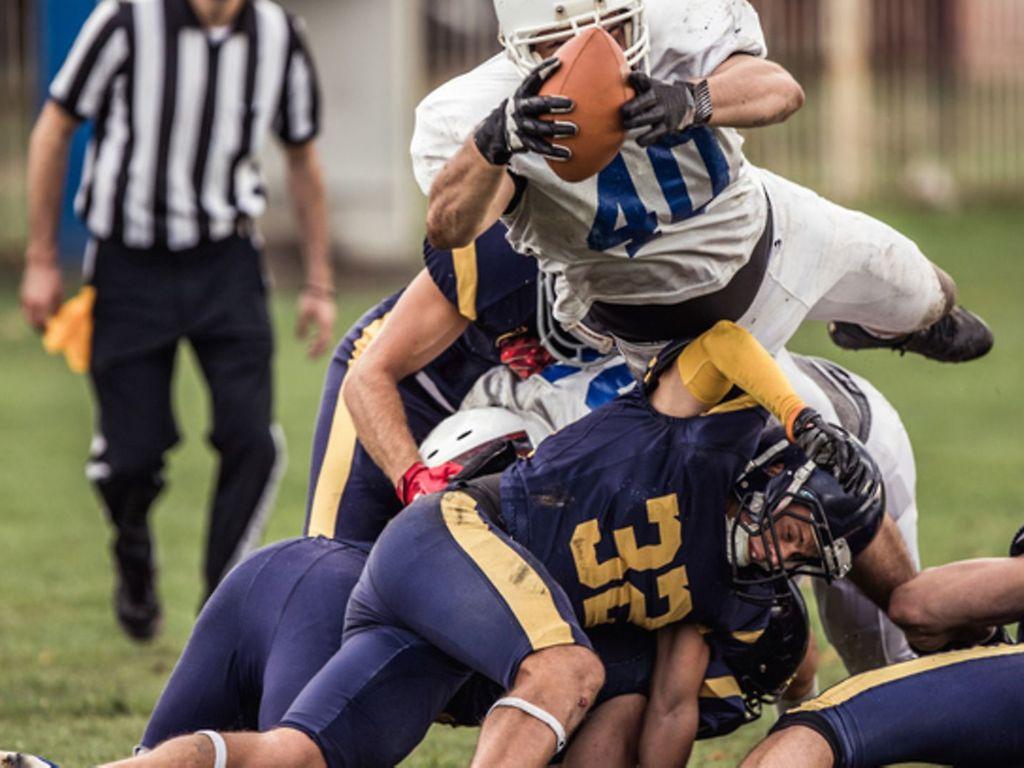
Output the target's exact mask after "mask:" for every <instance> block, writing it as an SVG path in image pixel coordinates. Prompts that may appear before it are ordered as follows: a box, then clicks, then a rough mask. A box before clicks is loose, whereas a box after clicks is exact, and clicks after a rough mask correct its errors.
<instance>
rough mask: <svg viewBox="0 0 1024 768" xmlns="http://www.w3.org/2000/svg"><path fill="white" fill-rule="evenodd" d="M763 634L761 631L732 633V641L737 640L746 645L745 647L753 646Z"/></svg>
mask: <svg viewBox="0 0 1024 768" xmlns="http://www.w3.org/2000/svg"><path fill="white" fill-rule="evenodd" d="M763 634H764V630H763V629H755V630H752V631H750V632H733V633H732V636H733V639H734V640H738V641H739V642H741V643H746V644H747V645H753V644H754V643H756V642H757V641H758V640H760V639H761V635H763Z"/></svg>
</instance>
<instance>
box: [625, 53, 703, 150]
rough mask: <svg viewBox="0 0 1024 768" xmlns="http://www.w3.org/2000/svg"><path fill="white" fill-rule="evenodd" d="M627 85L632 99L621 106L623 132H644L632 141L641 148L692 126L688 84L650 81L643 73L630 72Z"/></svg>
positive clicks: (691, 89) (692, 102)
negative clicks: (624, 130) (632, 92)
mask: <svg viewBox="0 0 1024 768" xmlns="http://www.w3.org/2000/svg"><path fill="white" fill-rule="evenodd" d="M629 84H630V85H631V86H633V90H635V91H636V96H634V97H633V98H632V99H630V100H629V101H627V102H626V103H625V104H623V105H622V125H623V126H624V127H625V128H626V130H633V129H634V128H647V129H648V130H647V131H645V132H644V133H642V134H640V135H639V136H638V137H637V139H636V142H637V144H639V145H640V146H641V147H649V146H651V145H652V144H657V143H658V142H659V141H660V140H661V139H663V138H664V137H665V136H668V135H669V134H670V133H679V132H680V131H685V130H686V129H687V128H689V127H690V126H691V125H693V118H694V115H695V114H696V111H697V107H696V103H695V100H694V95H693V86H692V85H690V83H676V84H672V83H665V82H662V81H661V80H652V79H651V77H650V76H649V75H648V74H647V73H645V72H632V73H630V75H629Z"/></svg>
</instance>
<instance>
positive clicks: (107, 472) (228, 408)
mask: <svg viewBox="0 0 1024 768" xmlns="http://www.w3.org/2000/svg"><path fill="white" fill-rule="evenodd" d="M92 284H93V285H94V286H95V288H96V306H95V310H94V318H93V319H94V331H93V349H92V361H91V366H90V374H91V378H92V384H93V390H94V394H95V399H96V403H97V424H96V427H97V434H96V438H95V439H94V441H93V448H92V455H91V457H90V461H89V463H88V465H87V475H88V476H89V478H90V479H91V480H93V482H94V483H95V484H96V486H97V489H98V490H99V492H100V495H101V497H102V498H103V500H104V503H105V505H106V508H107V512H108V514H109V516H110V518H111V521H112V522H113V523H114V525H115V526H117V527H118V528H119V529H123V528H125V527H128V528H130V527H132V526H139V525H143V526H144V525H145V518H146V515H147V514H148V510H149V507H150V504H151V503H152V501H153V500H154V499H155V498H156V496H157V494H158V493H159V491H160V488H161V487H162V484H163V481H162V470H163V464H164V459H163V457H164V453H165V452H166V451H167V450H168V449H169V448H171V447H172V446H173V445H174V444H175V443H177V441H178V431H177V427H176V425H175V421H174V414H173V412H172V408H171V380H172V377H173V373H174V364H175V358H176V356H177V349H178V342H179V341H180V340H182V339H187V340H188V342H189V344H190V345H191V346H192V349H193V350H194V352H195V355H196V359H197V360H198V362H199V367H200V369H201V370H202V373H203V376H204V378H205V379H206V383H207V385H208V386H209V388H210V398H211V405H212V413H213V427H212V429H211V430H210V435H209V438H210V442H211V444H212V445H213V447H214V448H215V449H216V450H217V452H218V453H219V454H220V468H219V471H218V474H217V485H216V490H215V491H214V494H213V506H212V510H211V515H210V525H209V534H208V539H207V545H206V554H205V577H206V586H207V592H208V593H209V592H212V591H213V588H214V587H215V586H216V584H217V582H218V581H220V579H221V578H222V577H223V575H224V573H225V571H226V570H227V569H228V567H229V566H230V565H231V564H232V563H233V562H235V561H237V559H238V557H239V556H240V554H243V553H244V552H243V550H244V549H245V548H246V546H247V545H248V544H249V543H250V542H253V541H256V540H258V537H259V533H260V530H259V529H260V528H261V527H262V524H263V522H264V520H263V519H261V517H262V515H261V512H264V511H266V509H265V508H266V506H267V505H266V504H265V502H266V501H267V499H268V498H269V497H270V496H271V495H272V493H271V492H269V486H270V483H271V480H272V476H273V472H274V467H275V463H276V461H277V458H278V446H277V441H276V440H275V438H274V435H273V433H272V431H271V395H272V376H271V367H270V363H271V356H272V352H273V340H272V334H271V327H270V321H269V318H268V315H267V306H266V289H265V286H264V282H263V274H262V267H261V262H260V254H259V251H258V250H257V249H256V247H255V246H254V245H253V243H252V242H251V240H250V239H249V238H246V237H241V236H232V237H230V238H228V239H226V240H223V241H220V242H217V243H205V244H202V245H199V246H197V247H195V248H192V249H189V250H186V251H168V250H160V249H153V250H145V251H142V250H135V249H131V248H126V247H125V246H123V245H120V244H119V243H116V242H103V243H99V244H98V246H97V251H96V261H95V268H94V272H93V275H92ZM135 554H136V555H138V556H140V557H147V556H148V552H139V553H135Z"/></svg>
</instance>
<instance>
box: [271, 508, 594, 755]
mask: <svg viewBox="0 0 1024 768" xmlns="http://www.w3.org/2000/svg"><path fill="white" fill-rule="evenodd" d="M568 644H579V645H583V646H585V647H588V648H589V647H591V645H590V641H589V640H588V639H587V637H586V635H584V633H583V631H582V630H581V629H580V627H579V624H578V623H577V620H576V618H575V616H574V615H573V613H572V608H571V606H570V604H569V600H568V597H566V595H565V593H564V591H563V590H562V589H561V587H559V586H558V585H557V584H556V583H554V582H553V581H552V579H551V577H550V576H548V575H547V572H546V571H545V570H544V569H543V567H542V566H540V565H539V564H538V563H537V561H536V560H535V559H534V558H533V557H532V556H531V555H530V554H529V553H528V552H526V551H525V550H524V549H523V548H522V547H520V546H519V545H518V544H516V543H515V542H513V541H512V540H511V539H510V538H509V537H508V536H507V535H506V534H504V533H503V532H502V531H500V530H499V529H498V528H496V527H495V526H494V525H493V524H492V523H491V522H490V521H489V520H488V519H487V518H486V516H485V515H483V514H482V513H481V512H480V510H479V509H478V507H477V503H476V501H475V500H474V499H473V498H472V497H471V496H470V495H469V494H468V493H465V492H461V491H448V492H445V493H441V494H434V495H432V496H424V497H421V498H420V499H418V500H417V501H416V502H414V503H413V504H412V505H411V506H409V507H407V508H406V509H405V511H403V512H402V513H401V514H400V515H399V516H398V517H396V518H395V519H394V520H393V521H392V522H391V523H390V525H388V527H387V528H386V529H385V530H384V533H383V534H382V535H381V537H380V539H378V541H377V543H376V544H375V545H374V547H373V551H372V552H371V554H370V557H369V559H368V560H367V564H366V568H365V570H364V571H363V574H362V576H361V577H360V579H359V582H358V583H357V585H356V587H355V589H354V590H353V592H352V597H351V598H350V600H349V604H348V611H347V614H346V619H345V635H344V643H343V644H342V646H341V649H340V650H339V651H338V653H337V654H335V656H334V657H333V658H332V659H331V660H330V661H329V662H327V664H326V665H325V666H324V668H323V669H322V670H321V671H320V673H319V674H317V675H316V677H315V678H313V680H311V681H310V683H309V685H308V686H306V688H305V689H304V690H303V691H302V693H301V694H300V695H299V697H298V698H297V699H296V700H295V703H294V704H293V705H292V707H291V708H290V709H289V711H288V713H287V714H286V715H285V717H284V719H283V720H282V725H285V726H288V727H291V728H296V729H298V730H301V731H303V732H304V733H306V734H307V735H309V736H310V737H311V738H312V739H313V740H314V741H316V743H317V744H318V745H319V746H320V749H321V751H322V753H323V755H324V758H325V760H326V761H327V764H328V765H329V766H331V768H342V767H344V768H351V767H352V766H366V767H367V768H368V767H370V766H390V765H395V764H396V763H397V762H399V761H400V760H401V759H402V758H403V757H404V756H405V755H406V754H408V753H409V752H410V751H412V749H413V748H414V747H415V746H416V745H417V744H418V743H419V742H420V741H421V740H422V738H423V736H424V735H425V734H426V731H427V729H428V728H429V727H430V724H431V723H432V722H433V721H434V720H435V719H436V718H437V717H438V715H440V714H441V713H442V711H443V710H444V708H445V705H446V704H447V703H448V701H449V700H450V699H451V698H452V697H453V696H454V694H455V693H456V691H458V689H459V688H460V686H461V685H462V684H463V683H464V682H466V681H467V680H468V679H469V678H470V675H471V673H473V672H476V673H479V674H480V675H483V676H484V677H486V678H488V679H489V680H492V681H494V682H495V683H497V684H498V685H500V686H501V687H502V688H506V689H507V688H510V687H511V686H512V684H513V682H514V679H515V676H516V673H517V672H518V669H519V665H520V663H521V662H522V661H523V659H525V658H526V657H527V656H528V655H530V654H531V653H533V652H534V651H539V650H542V649H544V648H549V647H552V646H556V645H568Z"/></svg>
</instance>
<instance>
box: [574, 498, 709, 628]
mask: <svg viewBox="0 0 1024 768" xmlns="http://www.w3.org/2000/svg"><path fill="white" fill-rule="evenodd" d="M647 519H648V520H649V521H650V522H651V523H652V524H653V525H656V526H657V528H658V539H659V540H658V543H657V544H649V545H647V546H643V547H641V546H638V545H637V543H636V532H635V531H634V530H633V528H632V527H628V528H618V529H616V530H615V532H614V533H613V537H614V539H615V550H616V552H617V553H618V554H617V555H616V556H615V557H611V558H608V559H607V560H605V561H603V562H598V559H597V546H598V544H599V543H600V542H601V531H600V529H599V528H598V525H597V520H588V521H587V522H585V523H580V524H579V525H577V526H576V530H575V531H573V536H572V541H571V543H570V546H571V547H572V557H573V560H574V561H575V563H576V574H577V576H578V577H579V580H580V583H581V584H583V585H584V586H587V587H590V588H591V589H600V588H601V587H604V586H605V585H608V584H611V583H612V582H620V583H618V584H614V585H613V586H610V587H608V589H606V590H604V591H603V592H600V593H599V594H597V595H594V596H593V597H589V598H587V599H586V600H584V601H583V609H584V612H585V614H586V615H585V617H584V625H585V626H587V627H593V626H597V625H598V624H608V623H610V622H611V621H612V617H611V611H612V610H613V609H615V608H620V607H622V606H626V605H628V606H629V621H630V623H631V624H637V625H639V626H641V627H644V628H645V629H658V628H659V627H663V626H665V625H666V624H670V623H671V622H673V621H679V620H680V619H682V618H683V617H685V616H686V615H687V614H688V613H689V612H690V611H691V610H692V608H693V603H692V600H691V598H690V591H689V589H688V587H687V585H688V584H689V579H688V578H687V576H686V566H685V565H681V566H679V567H678V568H673V569H672V570H670V571H667V572H666V573H663V574H661V575H660V576H658V579H657V583H658V595H659V596H660V597H662V598H665V599H666V600H668V610H667V611H665V613H663V614H661V615H659V616H651V615H649V614H648V612H647V601H646V599H645V598H644V595H643V593H642V592H641V591H640V590H639V589H637V588H636V587H635V586H633V585H632V584H630V583H629V582H628V581H625V578H626V573H627V571H653V570H657V569H659V568H664V567H665V566H666V565H669V564H670V563H671V562H672V560H673V559H674V558H675V556H676V553H677V552H678V551H679V548H680V547H681V546H682V545H683V528H682V523H681V522H680V520H679V499H678V498H677V497H676V494H674V493H673V494H669V495H668V496H660V497H658V498H656V499H648V501H647Z"/></svg>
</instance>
